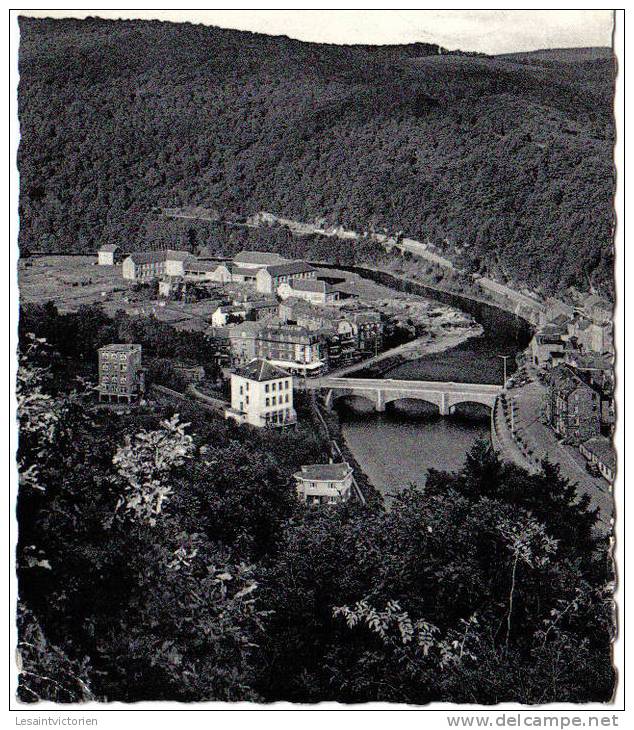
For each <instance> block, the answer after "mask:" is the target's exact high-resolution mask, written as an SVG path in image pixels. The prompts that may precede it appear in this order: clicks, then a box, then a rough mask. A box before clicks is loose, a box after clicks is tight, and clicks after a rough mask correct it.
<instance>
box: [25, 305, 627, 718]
mask: <svg viewBox="0 0 634 730" xmlns="http://www.w3.org/2000/svg"><path fill="white" fill-rule="evenodd" d="M49 315H50V313H49ZM52 321H53V320H52V319H51V318H50V316H49V319H48V322H49V324H50V323H51V322H52ZM73 321H74V326H75V327H79V326H80V323H79V321H78V320H73ZM36 323H37V322H36V321H35V319H34V318H32V319H31V324H36ZM20 349H21V355H22V358H21V368H20V382H19V387H18V416H19V420H20V442H19V450H18V463H19V467H20V476H21V484H20V491H19V498H18V505H17V514H18V522H19V541H18V546H17V564H18V578H19V599H20V606H19V647H18V648H19V655H20V666H21V670H22V672H21V675H20V687H19V695H20V698H21V699H22V700H24V701H27V702H31V701H35V700H37V699H38V698H40V699H51V700H54V701H57V702H71V701H81V700H89V699H97V700H108V701H117V700H118V701H135V700H144V699H146V700H151V699H161V698H170V699H173V700H180V701H188V700H210V699H215V700H226V701H237V700H252V701H261V702H269V701H276V700H290V701H298V702H299V701H301V702H316V701H321V700H339V701H342V702H365V701H370V700H384V701H399V702H410V703H417V704H422V703H426V702H430V701H439V700H444V701H451V702H480V703H496V702H503V701H520V702H526V703H546V702H555V701H558V702H564V701H571V702H584V701H591V700H594V701H607V700H608V699H609V698H610V696H611V693H612V689H613V685H614V671H613V669H612V665H611V639H612V637H613V631H614V628H613V623H612V622H613V618H612V615H613V614H612V605H613V604H612V591H613V579H614V576H613V571H612V565H611V561H610V557H609V546H608V544H607V540H606V538H604V537H602V536H601V534H600V533H598V532H597V530H596V522H597V519H596V518H597V516H596V514H595V513H593V512H592V511H590V510H589V508H588V503H587V500H585V499H582V500H581V501H577V500H576V497H575V490H574V489H573V487H572V485H570V484H569V483H568V482H567V481H566V480H565V479H563V478H562V477H561V476H560V475H559V474H558V472H557V470H556V469H555V468H553V467H552V465H550V464H548V463H545V464H544V465H543V471H542V473H540V474H537V475H529V474H528V473H526V472H524V471H523V470H521V469H519V468H517V467H515V466H513V465H510V464H506V463H503V462H500V461H499V459H498V458H497V457H496V456H495V455H494V454H493V453H492V452H491V450H490V449H489V448H487V446H486V445H485V444H478V445H477V446H476V447H475V448H474V450H473V451H472V452H471V453H470V454H469V455H468V457H467V459H466V461H465V464H464V467H463V468H462V469H461V470H460V471H458V472H456V473H453V474H448V473H440V472H433V473H431V474H430V476H429V478H428V480H427V484H426V487H425V489H424V490H419V489H413V488H410V489H406V490H405V491H404V492H402V493H401V495H400V496H399V497H398V498H397V499H396V501H395V504H394V506H393V507H392V509H390V510H389V511H386V510H385V509H384V508H383V506H382V505H381V503H380V502H379V501H378V500H370V502H369V506H366V507H362V506H360V505H358V504H355V503H349V504H346V505H341V506H338V507H337V506H335V507H332V508H327V507H324V508H322V509H312V508H305V507H303V506H302V505H300V504H299V502H297V501H296V500H295V498H294V493H293V480H292V474H293V472H294V471H295V470H297V468H298V467H299V466H300V465H301V464H304V463H313V462H319V461H323V460H324V459H325V458H327V456H328V448H327V444H326V442H325V441H324V439H323V437H321V436H320V434H319V431H318V430H317V429H316V427H315V424H314V423H312V422H311V419H310V415H309V413H308V412H307V411H306V410H305V404H303V403H302V402H301V401H300V402H299V403H298V409H299V410H300V416H301V417H300V423H299V426H298V427H297V430H295V431H288V432H284V433H274V434H271V433H269V432H265V431H258V430H253V429H250V428H249V427H245V426H237V425H235V424H233V423H231V422H227V421H224V420H223V419H221V418H217V417H211V416H210V415H209V414H208V413H207V412H206V411H199V410H197V409H196V407H195V405H193V404H192V405H187V404H186V403H182V404H179V413H178V414H176V413H175V412H174V408H173V407H168V406H163V407H159V406H157V407H156V409H155V410H154V411H153V412H150V413H148V412H147V410H138V411H134V410H132V411H130V410H128V411H126V412H122V413H120V414H118V415H117V414H115V413H114V412H109V411H104V410H100V409H93V408H91V407H90V405H89V403H88V401H86V400H85V399H83V400H82V399H81V398H78V394H77V385H76V384H74V383H71V382H66V383H62V384H58V385H57V387H56V388H53V387H52V382H51V379H50V378H49V377H48V375H49V373H48V371H47V368H46V367H45V365H43V364H42V363H45V362H46V360H47V359H50V357H51V354H52V353H51V350H52V347H51V345H49V344H48V343H46V342H45V341H43V338H41V337H39V338H38V337H35V336H33V335H31V334H29V333H28V332H23V333H22V337H21V342H20ZM77 356H79V355H77ZM59 357H61V355H60V356H59ZM43 412H44V413H46V414H49V417H48V418H47V419H45V420H42V418H41V414H42V413H43Z"/></svg>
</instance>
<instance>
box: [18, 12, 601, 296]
mask: <svg viewBox="0 0 634 730" xmlns="http://www.w3.org/2000/svg"><path fill="white" fill-rule="evenodd" d="M20 27H21V46H20V61H19V63H20V88H19V95H20V99H19V113H20V121H21V135H22V141H21V145H20V151H19V168H20V184H21V201H20V212H21V231H20V243H21V247H22V251H23V252H24V251H26V250H45V251H55V252H64V251H91V250H94V249H95V248H97V247H98V246H99V245H100V244H101V243H103V242H106V241H107V242H112V241H116V242H119V243H120V244H121V245H122V246H123V247H124V248H126V249H134V248H140V247H142V246H144V245H146V239H147V227H148V224H149V222H152V225H155V216H154V217H153V216H152V215H151V211H152V210H153V209H156V208H157V207H177V206H182V205H201V206H207V207H213V208H215V209H217V210H219V211H222V212H223V213H225V212H231V213H234V214H236V213H237V214H240V215H244V214H250V213H253V212H256V211H258V210H269V211H272V212H274V213H278V214H281V215H285V216H287V217H290V218H296V219H298V220H310V219H314V218H315V217H320V218H322V217H323V218H325V219H326V220H327V221H329V222H332V223H335V222H336V223H341V224H343V225H345V226H346V227H349V228H355V229H364V230H365V229H368V228H370V227H372V226H374V227H379V228H386V229H387V230H389V231H390V232H397V231H401V230H402V231H404V232H405V233H406V234H407V235H409V236H411V237H413V238H417V239H421V240H426V239H429V240H431V241H432V242H434V243H436V244H437V245H439V246H440V248H441V249H442V250H444V251H446V252H447V255H449V256H450V257H452V258H453V259H454V260H455V261H456V262H458V263H460V264H461V265H462V266H465V267H467V268H469V269H471V270H474V271H480V272H483V273H485V272H486V273H489V274H492V275H494V276H499V277H501V278H510V279H513V280H515V281H516V282H517V283H528V284H529V285H531V286H532V287H533V288H537V287H541V288H542V289H543V291H545V292H553V291H556V290H557V289H560V288H563V287H567V286H570V285H576V286H577V287H579V288H581V289H585V290H587V289H589V288H594V289H599V290H602V291H603V292H604V293H607V294H610V293H611V289H612V265H613V254H612V227H613V204H612V195H613V185H614V182H613V167H612V145H613V136H614V132H613V119H612V86H613V76H614V72H615V67H614V61H613V59H612V57H611V55H610V51H609V50H608V49H594V50H593V51H592V52H589V51H588V49H583V51H584V52H580V53H579V54H578V55H575V54H574V53H572V54H571V53H570V52H569V53H567V54H559V55H558V54H557V53H551V54H545V55H542V56H540V55H536V56H531V54H522V55H518V56H505V57H503V58H502V57H500V58H482V57H476V56H471V55H459V54H446V53H444V52H442V49H439V48H438V47H437V46H433V45H426V44H415V45H413V46H404V47H401V48H399V47H394V46H390V47H384V48H377V49H373V48H371V47H361V46H357V47H355V46H333V45H317V44H309V43H302V42H299V41H294V40H290V39H288V38H282V37H268V36H263V35H257V34H252V33H245V32H239V31H231V30H221V29H218V28H212V27H205V26H194V25H190V24H182V25H180V24H178V25H177V24H169V23H160V22H139V21H134V22H129V21H102V20H85V21H75V20H64V21H60V20H56V21H53V20H41V19H26V18H22V19H21V22H20ZM153 218H154V220H152V219H153ZM336 245H338V246H340V247H349V246H352V245H354V244H353V243H351V242H349V241H346V242H343V241H342V242H340V243H333V246H336Z"/></svg>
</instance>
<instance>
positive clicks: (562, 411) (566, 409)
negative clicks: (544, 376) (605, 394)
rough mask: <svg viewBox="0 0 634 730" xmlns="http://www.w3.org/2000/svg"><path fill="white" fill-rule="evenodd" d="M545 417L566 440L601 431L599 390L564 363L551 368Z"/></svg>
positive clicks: (585, 437) (574, 440)
mask: <svg viewBox="0 0 634 730" xmlns="http://www.w3.org/2000/svg"><path fill="white" fill-rule="evenodd" d="M546 417H547V419H548V422H549V423H550V425H551V426H552V428H553V429H554V430H555V431H556V432H557V433H558V434H559V435H560V436H562V437H563V438H564V439H566V441H568V442H570V443H572V444H576V445H578V444H580V443H582V442H584V441H587V440H588V439H590V438H593V437H594V436H599V435H600V433H601V393H600V392H599V391H597V390H595V389H594V388H592V387H591V386H590V385H588V384H587V383H585V382H584V381H583V380H582V379H581V378H580V377H579V376H578V375H577V374H576V373H575V372H574V370H573V369H572V368H571V367H569V366H568V365H558V366H557V367H556V368H554V369H553V370H552V371H551V374H550V384H549V390H548V397H547V400H546Z"/></svg>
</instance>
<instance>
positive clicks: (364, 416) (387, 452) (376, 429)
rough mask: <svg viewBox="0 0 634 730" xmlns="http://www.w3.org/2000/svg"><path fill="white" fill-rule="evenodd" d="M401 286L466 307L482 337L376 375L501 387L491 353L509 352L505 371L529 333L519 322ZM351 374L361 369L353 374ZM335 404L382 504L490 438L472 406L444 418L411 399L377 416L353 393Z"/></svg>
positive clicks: (498, 363)
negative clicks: (486, 384) (478, 440)
mask: <svg viewBox="0 0 634 730" xmlns="http://www.w3.org/2000/svg"><path fill="white" fill-rule="evenodd" d="M356 271H357V273H360V274H362V275H363V276H367V277H368V278H373V279H375V280H379V281H380V283H382V284H386V285H388V286H390V285H391V286H393V288H399V289H401V290H402V287H401V283H400V282H399V281H398V280H397V279H394V278H393V277H391V276H389V275H387V276H386V274H384V273H378V274H377V275H376V278H375V276H374V275H373V274H374V272H369V271H368V270H367V269H366V270H360V269H356ZM390 279H392V281H390ZM408 288H409V290H410V291H412V292H413V293H416V294H421V295H422V296H425V297H428V298H430V299H437V300H439V301H442V302H443V303H445V304H451V305H453V306H456V307H458V308H460V309H463V310H464V311H467V312H468V313H469V314H471V315H472V316H473V317H474V319H475V320H476V321H477V322H478V323H479V324H481V325H482V327H483V334H482V335H481V336H479V337H473V338H471V339H469V340H467V341H465V342H463V343H462V344H461V345H458V346H457V347H453V348H451V349H449V350H445V351H444V352H439V353H433V354H430V355H426V356H424V357H422V358H420V359H417V360H411V361H408V362H405V363H403V364H401V365H398V366H396V367H395V368H393V369H392V370H389V371H387V372H385V373H383V377H386V378H395V379H402V380H419V379H420V380H443V381H454V382H481V383H500V384H501V383H502V381H503V372H504V364H503V360H502V358H501V357H499V355H508V356H509V358H508V361H507V365H508V374H509V375H510V374H511V373H512V372H513V371H514V370H515V367H516V365H515V356H516V355H517V354H518V353H520V352H522V351H523V350H524V349H525V348H526V346H527V345H528V342H529V339H530V336H531V332H530V327H529V326H528V324H527V323H526V322H524V320H521V319H520V318H518V317H516V316H515V315H513V314H510V313H508V312H505V311H503V310H501V309H499V308H498V307H495V306H493V305H488V304H483V303H482V302H473V301H469V300H466V299H465V298H464V297H461V296H460V295H445V294H442V295H441V296H436V295H435V292H434V291H433V290H430V289H427V288H425V287H418V285H415V284H414V285H408ZM417 289H420V290H417ZM359 376H362V373H361V372H359V373H355V377H359ZM374 377H376V375H374ZM335 407H336V408H337V411H338V413H339V418H340V421H341V431H342V435H343V438H344V439H345V441H346V444H347V446H348V448H349V449H350V451H351V452H352V454H353V455H354V457H355V459H356V460H357V463H358V464H359V466H360V467H361V468H362V469H363V471H364V472H365V473H366V474H367V476H368V477H369V479H370V481H371V482H372V484H373V485H374V486H375V487H376V488H377V489H378V490H379V491H380V492H381V493H382V494H383V495H384V497H385V498H386V502H387V503H388V504H389V502H390V501H391V499H390V497H391V495H393V494H395V493H397V492H399V491H401V490H402V489H405V488H406V487H407V486H409V485H410V484H415V485H417V486H423V485H424V483H425V480H426V477H427V472H428V470H429V469H437V470H448V471H455V470H457V469H460V467H461V466H462V465H463V463H464V459H465V455H466V453H467V452H468V451H469V450H470V449H471V447H472V446H473V444H474V442H475V441H476V440H477V439H479V438H480V439H489V438H490V416H489V412H488V409H485V408H484V407H483V406H476V405H475V404H474V405H465V406H464V407H460V409H459V410H460V413H458V414H456V415H455V416H453V417H445V418H441V417H439V416H438V415H437V414H436V413H434V412H433V410H432V409H431V408H430V407H428V406H426V405H424V404H422V403H420V402H418V401H407V400H406V401H399V402H398V403H394V404H388V406H387V410H386V412H385V413H381V414H378V413H375V412H374V409H373V407H372V406H371V405H370V404H369V402H368V401H365V400H364V399H358V398H354V397H352V398H345V399H344V398H342V399H339V400H338V401H336V402H335Z"/></svg>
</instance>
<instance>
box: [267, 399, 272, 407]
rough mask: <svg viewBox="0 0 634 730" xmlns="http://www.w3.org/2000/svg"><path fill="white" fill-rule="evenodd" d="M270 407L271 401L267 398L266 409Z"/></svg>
mask: <svg viewBox="0 0 634 730" xmlns="http://www.w3.org/2000/svg"><path fill="white" fill-rule="evenodd" d="M270 405H271V399H270V398H267V399H266V406H267V407H268V406H270Z"/></svg>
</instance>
